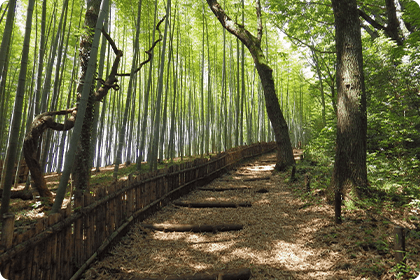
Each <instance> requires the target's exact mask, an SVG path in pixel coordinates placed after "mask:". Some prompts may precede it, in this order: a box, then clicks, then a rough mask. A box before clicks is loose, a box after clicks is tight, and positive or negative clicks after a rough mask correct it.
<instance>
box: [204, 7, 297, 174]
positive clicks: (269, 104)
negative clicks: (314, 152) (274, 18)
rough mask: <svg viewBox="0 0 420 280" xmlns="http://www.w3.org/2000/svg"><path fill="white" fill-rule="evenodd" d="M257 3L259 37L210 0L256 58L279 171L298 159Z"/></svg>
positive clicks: (220, 17) (225, 24) (220, 19)
mask: <svg viewBox="0 0 420 280" xmlns="http://www.w3.org/2000/svg"><path fill="white" fill-rule="evenodd" d="M256 2H257V3H256V10H257V22H258V26H257V30H258V33H257V37H255V36H253V35H252V34H251V33H249V32H248V30H246V29H245V28H244V27H243V26H240V25H238V24H237V23H236V22H234V21H233V20H232V19H231V18H229V17H228V16H227V15H226V13H225V12H224V10H223V9H222V7H221V6H220V5H219V3H218V2H217V1H216V0H207V3H208V5H209V6H210V8H211V10H212V11H213V13H214V14H215V15H216V17H217V19H218V20H219V21H220V23H221V24H222V26H223V27H224V28H226V29H227V30H228V31H229V32H230V33H232V34H233V35H235V36H236V37H238V38H239V39H240V40H241V41H242V43H243V44H245V46H246V47H247V48H248V50H249V52H250V53H251V55H252V57H253V59H254V64H255V67H256V68H257V71H258V74H259V76H260V79H261V83H262V86H263V89H264V97H265V101H266V102H265V104H266V110H267V114H268V117H269V118H270V121H271V125H272V127H273V130H274V134H275V139H276V143H277V163H276V167H275V168H276V170H279V171H282V170H285V169H286V168H287V167H289V166H291V165H293V164H294V162H295V161H294V158H293V150H292V145H291V143H290V138H289V131H288V127H287V123H286V121H285V119H284V117H283V113H282V111H281V110H280V105H279V101H278V98H277V95H276V91H275V87H274V80H273V73H272V72H273V70H272V69H271V68H270V67H269V66H268V63H267V61H266V59H265V56H264V54H263V51H262V50H261V37H262V24H261V6H260V2H259V1H258V0H257V1H256Z"/></svg>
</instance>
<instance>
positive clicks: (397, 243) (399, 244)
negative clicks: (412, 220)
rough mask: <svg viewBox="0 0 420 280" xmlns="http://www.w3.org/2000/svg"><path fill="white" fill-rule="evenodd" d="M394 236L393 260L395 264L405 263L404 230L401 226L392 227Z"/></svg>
mask: <svg viewBox="0 0 420 280" xmlns="http://www.w3.org/2000/svg"><path fill="white" fill-rule="evenodd" d="M394 238H395V239H394V249H395V262H396V263H397V264H399V263H405V259H404V254H405V232H404V228H403V227H400V226H395V227H394Z"/></svg>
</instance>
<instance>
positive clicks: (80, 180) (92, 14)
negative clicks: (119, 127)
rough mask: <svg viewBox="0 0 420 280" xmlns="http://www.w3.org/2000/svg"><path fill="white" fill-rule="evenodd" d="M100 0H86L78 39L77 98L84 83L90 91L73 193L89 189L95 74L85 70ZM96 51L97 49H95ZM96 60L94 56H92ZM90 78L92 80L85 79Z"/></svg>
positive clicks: (76, 162) (75, 167)
mask: <svg viewBox="0 0 420 280" xmlns="http://www.w3.org/2000/svg"><path fill="white" fill-rule="evenodd" d="M101 2H102V1H101V0H91V1H87V10H86V14H85V28H86V31H85V34H83V35H82V36H81V39H80V52H79V59H80V77H79V86H78V89H77V92H78V99H79V98H80V96H81V93H82V89H83V88H84V84H90V85H91V88H90V93H89V99H88V103H87V107H86V112H85V115H84V121H83V128H82V131H81V135H80V142H79V145H78V149H77V151H76V158H75V162H74V170H73V179H74V185H75V188H76V192H75V195H81V194H82V193H83V192H85V191H86V190H88V189H89V182H90V169H91V161H90V155H91V152H90V149H91V144H90V141H91V134H92V123H93V117H94V106H95V101H94V97H93V96H94V93H95V83H94V81H95V78H96V77H95V75H92V76H87V75H86V71H87V68H88V62H89V58H90V57H91V52H92V40H93V37H94V33H93V32H92V30H94V29H95V26H96V22H97V20H98V14H99V8H100V5H101ZM96 51H97V50H96ZM93 59H95V60H96V57H95V58H93ZM87 79H90V80H92V81H89V83H88V81H87Z"/></svg>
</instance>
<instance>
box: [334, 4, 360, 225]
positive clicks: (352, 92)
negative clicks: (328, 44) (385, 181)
mask: <svg viewBox="0 0 420 280" xmlns="http://www.w3.org/2000/svg"><path fill="white" fill-rule="evenodd" d="M332 5H333V10H334V18H335V28H336V35H335V37H336V38H335V40H336V48H337V70H336V71H337V79H336V81H337V146H336V154H335V164H334V171H333V176H332V180H331V187H332V189H333V190H334V193H335V199H336V208H335V210H336V222H337V223H339V222H341V195H342V192H343V191H344V190H349V189H352V190H353V191H354V192H355V193H356V195H359V196H360V195H361V194H363V192H364V191H365V190H366V187H367V185H368V181H367V170H366V130H367V121H366V118H367V117H366V93H365V86H364V76H363V56H362V42H361V35H360V23H359V16H358V12H357V4H356V0H345V1H344V0H333V1H332Z"/></svg>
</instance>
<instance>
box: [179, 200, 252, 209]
mask: <svg viewBox="0 0 420 280" xmlns="http://www.w3.org/2000/svg"><path fill="white" fill-rule="evenodd" d="M174 205H176V206H182V207H190V208H238V207H251V203H250V202H245V203H229V202H177V201H175V202H174Z"/></svg>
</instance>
